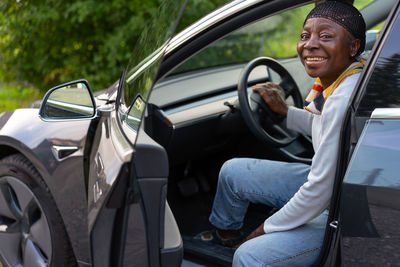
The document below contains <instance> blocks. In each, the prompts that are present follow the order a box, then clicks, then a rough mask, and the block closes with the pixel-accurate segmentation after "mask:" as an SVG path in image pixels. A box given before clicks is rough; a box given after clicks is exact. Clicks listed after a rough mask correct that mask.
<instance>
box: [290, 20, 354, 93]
mask: <svg viewBox="0 0 400 267" xmlns="http://www.w3.org/2000/svg"><path fill="white" fill-rule="evenodd" d="M359 45H360V42H359V40H356V39H354V38H353V37H352V36H351V34H350V33H349V32H348V31H347V30H346V29H344V28H343V27H342V26H340V25H339V24H336V23H335V22H333V21H331V20H329V19H324V18H311V19H308V20H307V21H306V23H305V24H304V27H303V31H302V32H301V34H300V40H299V42H298V44H297V53H298V54H299V57H300V60H301V62H302V63H303V65H304V67H305V69H306V72H307V73H308V75H310V76H311V77H319V78H320V79H321V82H322V86H323V87H324V88H326V87H328V86H329V85H330V84H332V83H333V82H334V81H335V80H336V79H337V77H339V75H340V74H341V73H342V72H343V71H344V70H345V69H346V68H347V67H348V66H349V65H350V64H351V63H352V62H354V55H355V54H356V52H357V50H358V47H359Z"/></svg>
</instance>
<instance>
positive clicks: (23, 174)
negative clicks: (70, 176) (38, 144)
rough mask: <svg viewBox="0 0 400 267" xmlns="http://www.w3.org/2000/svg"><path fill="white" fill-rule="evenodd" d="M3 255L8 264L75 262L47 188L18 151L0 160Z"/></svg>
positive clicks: (51, 264)
mask: <svg viewBox="0 0 400 267" xmlns="http://www.w3.org/2000/svg"><path fill="white" fill-rule="evenodd" d="M0 255H1V260H2V261H3V264H4V265H6V266H24V265H25V266H28V265H29V266H71V265H76V263H75V262H76V261H75V259H74V255H73V253H72V249H71V247H70V245H69V240H68V237H67V234H66V231H65V228H64V224H63V221H62V219H61V216H60V214H59V212H58V210H57V208H56V205H55V203H54V200H53V198H52V196H51V194H50V191H49V189H48V187H47V186H46V184H45V182H44V181H43V179H42V178H41V176H40V175H39V173H38V172H37V171H36V169H35V168H34V167H33V166H32V164H31V163H30V162H29V161H28V160H27V159H26V158H25V157H23V156H22V155H19V154H15V155H11V156H8V157H6V158H4V159H2V160H0Z"/></svg>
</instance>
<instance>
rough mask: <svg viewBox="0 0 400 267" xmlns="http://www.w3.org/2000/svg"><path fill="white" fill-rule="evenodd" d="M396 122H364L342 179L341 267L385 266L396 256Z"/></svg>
mask: <svg viewBox="0 0 400 267" xmlns="http://www.w3.org/2000/svg"><path fill="white" fill-rule="evenodd" d="M398 159H400V120H399V119H397V120H395V119H371V120H369V121H368V123H367V126H366V127H365V129H364V131H363V133H362V135H361V137H360V140H359V142H358V144H357V147H356V149H355V151H354V154H353V157H352V160H351V162H350V164H349V167H348V170H347V172H346V176H345V178H344V181H343V193H342V209H341V212H342V213H341V218H342V219H341V235H342V242H343V243H342V262H343V264H349V265H359V264H364V263H366V262H368V264H372V265H374V264H390V263H394V262H399V260H400V254H399V253H398V251H399V248H400V243H399V240H400V229H399V227H398V221H399V220H400V164H399V162H398Z"/></svg>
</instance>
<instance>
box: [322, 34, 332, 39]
mask: <svg viewBox="0 0 400 267" xmlns="http://www.w3.org/2000/svg"><path fill="white" fill-rule="evenodd" d="M320 38H321V39H329V38H331V36H330V35H328V34H322V35H321V36H320Z"/></svg>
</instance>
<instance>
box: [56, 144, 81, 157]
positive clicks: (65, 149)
mask: <svg viewBox="0 0 400 267" xmlns="http://www.w3.org/2000/svg"><path fill="white" fill-rule="evenodd" d="M78 150H79V147H77V146H56V145H53V146H52V152H53V155H54V156H55V157H56V159H57V160H61V159H63V158H65V157H68V156H69V155H71V154H73V153H75V152H76V151H78Z"/></svg>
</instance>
